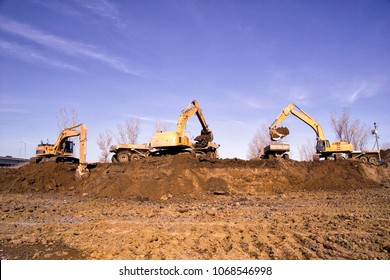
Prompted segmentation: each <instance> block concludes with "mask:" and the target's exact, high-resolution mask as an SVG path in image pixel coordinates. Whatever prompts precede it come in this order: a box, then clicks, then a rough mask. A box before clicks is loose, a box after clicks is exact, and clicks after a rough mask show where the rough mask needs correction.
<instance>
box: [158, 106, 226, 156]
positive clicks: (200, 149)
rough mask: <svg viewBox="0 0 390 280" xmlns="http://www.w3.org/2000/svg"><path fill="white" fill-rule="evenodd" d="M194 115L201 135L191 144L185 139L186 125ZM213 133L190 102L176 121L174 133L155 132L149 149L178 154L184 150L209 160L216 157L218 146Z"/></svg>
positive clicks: (199, 111)
mask: <svg viewBox="0 0 390 280" xmlns="http://www.w3.org/2000/svg"><path fill="white" fill-rule="evenodd" d="M194 114H196V116H197V117H198V120H199V122H200V124H201V125H202V130H201V134H200V135H199V136H197V137H195V138H194V140H195V141H196V142H195V144H193V143H192V142H191V141H190V139H189V138H188V137H187V133H186V130H185V128H186V124H187V121H188V119H189V118H191V117H192V116H193V115H194ZM213 138H214V137H213V132H212V131H211V130H210V129H209V127H208V125H207V123H206V120H205V119H204V116H203V113H202V110H201V108H200V106H199V104H198V102H197V101H196V100H194V101H192V102H191V103H190V104H189V105H188V106H187V107H186V108H185V109H184V110H183V111H182V112H181V114H180V117H179V119H178V121H177V125H176V131H170V132H156V134H155V135H154V136H153V137H152V138H151V139H150V148H151V149H152V152H153V150H158V152H159V153H164V152H165V153H173V154H175V153H180V152H182V151H183V150H185V149H190V150H193V151H195V152H196V153H199V154H202V153H204V154H207V155H208V156H209V157H211V158H215V157H217V148H218V146H219V145H218V144H216V143H214V142H212V141H213Z"/></svg>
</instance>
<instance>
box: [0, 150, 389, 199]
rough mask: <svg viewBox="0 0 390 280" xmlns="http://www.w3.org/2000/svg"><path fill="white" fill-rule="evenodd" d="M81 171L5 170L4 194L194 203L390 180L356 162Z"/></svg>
mask: <svg viewBox="0 0 390 280" xmlns="http://www.w3.org/2000/svg"><path fill="white" fill-rule="evenodd" d="M75 170H76V166H74V165H69V164H56V163H51V162H45V163H41V164H29V165H26V166H23V167H21V168H19V169H1V170H0V174H1V179H0V183H1V192H7V193H24V192H49V193H50V192H51V193H61V194H80V195H84V196H87V195H88V196H97V197H108V198H123V199H138V200H142V201H148V200H150V201H156V200H163V201H164V200H177V199H179V200H193V199H207V198H210V197H213V196H215V195H239V196H241V195H245V196H247V195H254V196H256V195H261V194H264V193H283V192H291V191H303V190H310V191H321V190H322V191H323V190H357V189H361V188H372V187H376V186H378V183H379V184H380V183H382V184H383V183H386V184H387V180H388V177H389V176H388V168H386V167H375V166H370V165H367V164H363V163H359V162H356V161H339V162H334V161H321V162H296V161H290V160H288V161H284V160H251V161H247V160H240V159H218V160H212V161H207V160H202V159H198V158H194V157H192V156H190V155H178V156H163V157H151V158H146V159H142V160H139V161H134V162H131V163H129V164H119V163H118V164H96V165H95V166H91V168H90V172H89V176H88V177H87V178H85V179H83V180H77V179H76V178H75ZM386 170H387V171H386ZM386 172H387V173H386Z"/></svg>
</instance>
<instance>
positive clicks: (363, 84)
mask: <svg viewBox="0 0 390 280" xmlns="http://www.w3.org/2000/svg"><path fill="white" fill-rule="evenodd" d="M387 83H388V79H387V78H386V77H378V78H374V79H371V80H366V79H362V80H357V79H355V80H353V81H351V82H350V83H349V84H344V85H339V86H338V87H337V88H336V90H335V91H334V92H335V94H334V95H335V97H336V98H337V99H339V100H341V101H342V102H346V103H347V104H353V103H355V102H356V101H358V100H359V99H362V98H367V97H372V96H375V95H377V94H378V93H379V92H381V90H382V89H383V88H384V87H385V86H386V84H387Z"/></svg>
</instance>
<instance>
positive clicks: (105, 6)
mask: <svg viewBox="0 0 390 280" xmlns="http://www.w3.org/2000/svg"><path fill="white" fill-rule="evenodd" d="M35 2H36V3H37V4H40V5H42V6H43V7H45V8H48V9H51V10H54V11H56V12H59V13H62V14H65V15H70V16H73V17H76V18H79V19H80V18H82V19H85V18H86V16H85V15H86V14H87V15H92V16H95V17H97V18H102V19H106V20H107V21H106V23H108V24H110V23H111V24H114V25H117V26H118V27H126V23H125V21H124V20H123V19H122V17H121V16H120V8H118V6H117V5H116V3H113V2H111V1H107V0H83V1H80V0H73V1H62V0H35ZM88 12H89V13H88Z"/></svg>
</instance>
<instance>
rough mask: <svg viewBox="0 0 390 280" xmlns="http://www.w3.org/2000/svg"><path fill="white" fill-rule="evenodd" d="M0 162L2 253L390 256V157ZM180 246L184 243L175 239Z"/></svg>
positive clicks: (69, 256)
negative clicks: (79, 174) (376, 160)
mask: <svg viewBox="0 0 390 280" xmlns="http://www.w3.org/2000/svg"><path fill="white" fill-rule="evenodd" d="M89 167H90V172H89V174H88V176H87V177H86V178H84V179H82V180H78V179H76V177H75V170H76V166H73V165H68V164H56V163H51V162H45V163H40V164H28V165H25V166H23V167H21V168H18V169H0V176H1V177H0V198H1V211H2V212H1V214H2V216H1V230H0V240H1V247H0V255H1V257H2V258H10V259H389V257H390V254H389V252H390V230H389V229H390V219H389V218H390V211H389V210H390V168H389V167H387V166H386V165H382V166H372V165H368V164H363V163H360V162H357V161H339V162H334V161H321V162H296V161H290V160H288V161H284V160H253V161H244V160H239V159H219V160H213V161H200V160H199V159H197V158H193V157H191V156H189V155H179V156H166V157H154V158H146V159H142V160H139V161H136V162H131V163H130V164H95V165H90V166H89ZM178 248H180V249H178Z"/></svg>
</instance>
